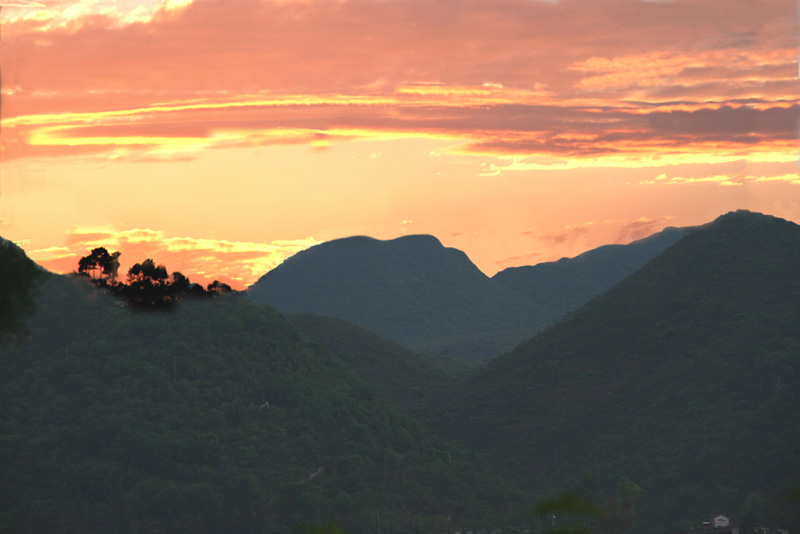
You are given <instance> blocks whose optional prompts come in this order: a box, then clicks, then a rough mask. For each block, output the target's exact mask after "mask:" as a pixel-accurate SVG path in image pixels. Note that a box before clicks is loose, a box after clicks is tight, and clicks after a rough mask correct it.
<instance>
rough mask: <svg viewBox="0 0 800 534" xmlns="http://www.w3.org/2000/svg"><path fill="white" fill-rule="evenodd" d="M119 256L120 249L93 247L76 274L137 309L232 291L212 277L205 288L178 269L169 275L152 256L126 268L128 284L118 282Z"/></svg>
mask: <svg viewBox="0 0 800 534" xmlns="http://www.w3.org/2000/svg"><path fill="white" fill-rule="evenodd" d="M119 257H120V253H119V252H113V253H109V252H108V250H106V249H105V248H104V247H98V248H95V249H93V250H92V251H91V253H90V254H89V255H87V256H84V257H83V258H81V259H80V260H79V261H78V271H77V273H78V274H80V275H83V276H86V277H88V278H89V279H90V280H91V281H92V283H94V284H95V285H96V286H98V287H102V288H104V289H107V290H109V291H112V292H113V293H114V294H116V295H117V296H119V297H121V298H123V299H125V300H126V301H127V304H128V305H129V306H134V307H140V308H163V307H166V306H170V305H172V304H174V303H175V302H177V301H178V300H180V299H181V298H182V297H184V296H188V297H215V296H220V295H225V294H228V293H232V292H235V291H233V289H232V288H231V286H229V285H228V284H226V283H224V282H220V281H219V280H214V281H213V282H211V283H210V284H208V286H207V288H206V289H204V288H203V286H201V285H200V284H193V283H192V282H191V281H190V280H189V278H188V277H187V276H185V275H184V274H183V273H181V272H178V271H175V272H173V273H172V275H170V274H169V271H167V267H166V266H165V265H163V264H156V262H155V261H154V260H153V259H151V258H147V259H145V260H144V261H143V262H141V263H136V264H134V265H133V266H132V267H131V268H130V269H128V275H127V282H128V283H127V284H124V283H122V282H118V281H117V272H118V270H119Z"/></svg>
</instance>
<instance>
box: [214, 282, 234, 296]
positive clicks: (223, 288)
mask: <svg viewBox="0 0 800 534" xmlns="http://www.w3.org/2000/svg"><path fill="white" fill-rule="evenodd" d="M231 291H233V290H232V289H231V286H229V285H228V284H226V283H224V282H220V281H219V280H214V281H213V282H211V283H210V284H208V292H209V293H211V294H212V295H224V294H226V293H230V292H231Z"/></svg>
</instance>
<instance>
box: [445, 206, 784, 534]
mask: <svg viewBox="0 0 800 534" xmlns="http://www.w3.org/2000/svg"><path fill="white" fill-rule="evenodd" d="M435 409H436V412H437V413H438V416H437V418H436V427H437V428H438V429H439V430H440V431H442V432H444V433H446V434H447V435H449V436H455V437H458V438H459V439H460V440H462V441H463V442H464V443H465V444H467V445H468V446H470V447H473V448H475V449H476V450H479V451H482V452H483V453H484V454H485V455H486V456H487V458H488V459H489V460H490V463H492V464H493V465H494V466H496V467H497V468H498V469H500V470H501V472H502V473H505V474H506V475H508V476H509V477H512V478H513V479H514V480H516V481H517V482H518V483H519V484H521V485H523V486H524V487H526V488H528V489H530V490H533V491H536V492H540V493H548V492H553V491H558V490H561V489H563V488H578V487H580V486H581V484H582V480H584V479H585V476H586V475H587V474H591V476H593V477H596V478H598V479H600V480H608V481H613V480H615V479H618V478H619V477H620V476H627V477H629V478H630V479H631V480H633V481H634V482H635V483H636V484H638V485H639V486H641V488H642V489H643V494H642V500H641V503H640V506H641V508H642V510H643V514H644V515H646V516H647V518H648V521H649V522H650V524H651V525H668V524H674V525H675V526H680V525H685V524H687V522H689V521H693V522H694V523H695V524H696V523H697V522H698V521H699V520H701V519H703V518H706V519H707V518H708V517H711V515H713V514H716V513H724V514H727V515H729V516H731V517H734V518H735V519H738V518H741V515H742V513H743V512H742V511H743V509H744V508H745V504H746V502H747V501H748V499H749V498H751V497H754V496H755V497H756V498H761V499H769V498H773V497H775V498H777V496H778V495H779V494H780V492H781V491H783V490H784V489H785V488H787V487H789V486H791V485H792V484H797V483H798V482H799V481H800V454H798V451H800V423H798V413H800V227H798V226H797V225H795V224H793V223H790V222H787V221H784V220H781V219H776V218H772V217H768V216H764V215H759V214H753V213H747V212H737V213H731V214H728V215H725V216H723V217H721V218H720V219H718V220H717V221H715V222H713V223H711V224H709V225H706V226H704V227H700V228H698V229H696V230H694V231H692V232H690V233H689V234H687V235H686V236H685V237H684V238H683V239H682V240H681V241H679V242H678V243H676V244H675V245H674V246H672V247H671V248H669V249H667V250H666V251H665V252H664V253H662V254H661V255H660V256H658V257H656V258H655V259H654V260H652V261H651V262H650V263H648V264H647V265H646V266H645V267H643V268H642V269H640V270H639V271H637V272H636V273H635V274H633V275H632V276H630V277H628V278H627V279H626V280H624V281H623V282H621V283H620V284H618V285H617V286H615V287H614V288H613V289H612V290H610V291H609V292H607V293H605V294H604V295H602V296H601V297H599V298H597V299H595V300H594V301H592V302H590V303H589V304H587V305H586V306H584V307H582V308H581V309H579V310H578V311H576V312H574V313H572V314H570V315H568V316H567V317H566V318H565V319H564V320H562V321H561V322H560V323H558V324H557V325H555V326H554V327H552V328H550V329H548V330H546V331H545V332H543V333H542V334H540V335H538V336H536V337H535V338H533V339H532V340H530V341H529V342H527V343H525V344H523V345H521V346H519V347H518V348H517V349H516V350H514V351H513V352H511V353H509V354H506V355H505V356H503V357H501V358H498V359H497V360H495V361H494V362H492V363H491V364H489V365H488V366H486V367H485V368H484V369H482V370H481V371H480V372H478V373H477V374H476V375H475V376H474V377H473V378H472V379H471V380H470V381H469V382H468V383H467V384H466V385H462V386H460V387H458V388H456V389H454V390H453V391H452V393H451V394H450V395H448V396H447V398H446V399H443V400H442V401H441V402H440V404H439V405H438V406H436V407H435Z"/></svg>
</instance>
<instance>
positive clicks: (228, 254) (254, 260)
mask: <svg viewBox="0 0 800 534" xmlns="http://www.w3.org/2000/svg"><path fill="white" fill-rule="evenodd" d="M317 243H318V241H316V240H315V239H314V238H311V237H309V238H306V239H298V240H278V241H272V242H269V243H252V242H241V241H227V240H222V239H204V238H192V237H170V236H166V235H164V233H163V232H161V231H157V230H150V229H131V230H117V229H115V228H113V227H99V228H97V227H81V228H75V229H73V230H72V231H70V232H69V233H68V234H67V245H66V246H63V247H49V248H45V249H38V250H30V251H28V255H29V256H30V257H31V259H33V260H34V261H36V262H37V263H39V264H40V265H42V266H43V267H45V268H47V269H50V270H52V271H55V272H61V273H65V272H72V271H74V270H75V269H76V267H77V264H78V259H80V258H81V257H82V256H85V255H87V254H88V253H89V252H90V251H91V249H93V248H95V247H105V248H107V249H108V250H109V251H119V252H120V253H121V256H120V263H121V269H120V272H121V273H123V272H126V271H127V269H128V268H129V267H131V266H132V265H133V264H134V263H137V262H141V261H143V260H144V259H146V258H152V259H153V260H155V261H156V262H157V263H163V264H165V265H166V266H167V268H168V269H169V270H170V272H173V271H180V272H182V273H183V274H185V275H186V276H188V277H189V278H190V279H191V280H192V281H193V282H197V283H202V284H203V285H207V284H208V283H210V282H211V281H213V280H220V281H223V282H226V283H228V284H230V285H231V286H232V287H234V288H236V289H244V288H245V287H247V286H248V285H250V284H252V283H253V282H255V281H256V280H257V279H258V278H259V277H260V276H262V275H263V274H265V273H266V272H267V271H269V270H271V269H273V268H275V267H276V266H277V265H278V264H280V263H281V262H282V261H283V260H284V259H286V258H287V257H289V256H291V255H293V254H296V253H297V252H300V251H301V250H304V249H306V248H308V247H310V246H313V245H315V244H317Z"/></svg>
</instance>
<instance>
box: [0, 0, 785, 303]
mask: <svg viewBox="0 0 800 534" xmlns="http://www.w3.org/2000/svg"><path fill="white" fill-rule="evenodd" d="M23 4H25V5H23ZM0 24H1V25H2V29H3V31H2V34H0V45H1V46H0V67H1V68H2V71H3V77H2V87H0V90H1V91H2V95H0V96H2V104H3V105H2V116H0V128H1V129H0V157H2V159H0V236H3V237H4V238H6V239H11V240H13V241H16V242H19V243H21V244H22V246H23V248H25V249H26V251H27V252H28V253H29V254H30V255H31V257H32V258H33V259H35V260H36V261H38V262H40V263H41V264H42V265H44V266H46V267H48V268H50V269H52V270H54V271H57V272H67V271H70V270H72V269H74V268H75V265H76V264H77V259H78V258H79V257H80V256H82V255H85V254H87V253H88V251H89V250H90V248H91V247H92V246H107V247H108V248H110V249H111V248H113V249H115V250H119V251H121V252H122V254H123V256H122V260H123V267H124V266H125V265H127V264H128V263H126V262H129V264H132V263H134V262H137V261H141V260H143V259H144V258H146V257H152V258H153V259H154V260H155V261H156V262H158V263H165V264H166V265H167V267H168V269H170V270H171V271H172V270H179V271H181V272H183V273H184V274H186V275H188V276H189V277H190V278H191V279H192V280H195V281H203V282H204V283H205V282H207V281H210V280H213V279H215V278H217V279H220V280H223V281H226V282H228V283H230V284H231V285H233V286H234V287H237V288H240V289H241V288H244V287H246V286H247V285H249V284H251V283H253V282H254V281H255V280H257V279H258V277H259V276H260V275H262V274H264V273H265V272H266V271H268V270H269V269H271V268H273V267H274V266H275V265H277V264H278V263H280V261H282V260H283V259H285V258H286V257H288V256H290V255H291V254H294V253H296V252H298V251H299V250H302V249H303V248H306V247H308V246H312V245H313V244H315V243H319V242H322V241H326V240H330V239H335V238H340V237H346V236H349V235H370V236H373V237H376V238H379V239H391V238H395V237H398V236H400V235H404V234H411V233H425V234H433V235H435V236H436V237H438V238H439V239H440V240H441V241H442V242H443V244H444V245H445V246H451V247H455V248H459V249H461V250H463V251H465V252H466V253H467V254H468V255H469V256H470V258H471V259H472V260H473V261H474V262H475V263H476V265H478V267H480V268H481V269H482V270H483V271H484V272H485V273H487V275H492V274H494V273H495V272H497V271H498V270H500V269H503V268H506V267H510V266H517V265H530V264H535V263H538V262H541V261H549V260H555V259H558V258H560V257H564V256H574V255H576V254H579V253H581V252H583V251H585V250H588V249H590V248H594V247H597V246H600V245H603V244H607V243H626V242H629V241H631V240H633V239H638V238H641V237H645V236H647V235H649V234H651V233H654V232H656V231H659V230H661V229H663V228H664V227H666V226H687V225H695V224H702V223H705V222H708V221H710V220H712V219H714V218H715V217H717V216H719V215H721V214H723V213H725V212H727V211H731V210H735V209H750V210H754V211H761V212H764V213H768V214H771V215H775V216H779V217H784V218H787V219H790V220H794V221H796V222H800V167H798V153H799V151H798V148H799V147H798V135H799V128H800V82H799V81H798V47H799V46H800V42H798V33H800V32H799V31H798V30H800V25H798V19H797V4H796V2H794V1H793V0H661V1H653V0H615V1H613V2H596V1H593V0H552V1H551V0H507V1H505V2H502V3H491V2H488V3H470V2H462V1H460V0H437V1H435V2H431V1H428V0H397V1H393V2H384V1H380V0H318V1H309V0H244V1H242V2H236V3H231V2H227V1H226V0H194V1H192V0H150V1H145V2H141V1H133V0H120V1H115V2H112V1H110V0H77V1H74V2H56V1H47V0H42V1H41V2H38V3H10V4H3V9H2V11H1V12H0ZM100 243H102V245H98V244H100Z"/></svg>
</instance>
